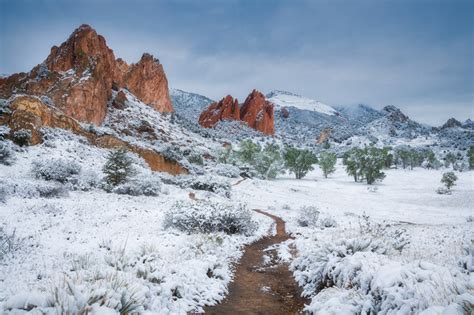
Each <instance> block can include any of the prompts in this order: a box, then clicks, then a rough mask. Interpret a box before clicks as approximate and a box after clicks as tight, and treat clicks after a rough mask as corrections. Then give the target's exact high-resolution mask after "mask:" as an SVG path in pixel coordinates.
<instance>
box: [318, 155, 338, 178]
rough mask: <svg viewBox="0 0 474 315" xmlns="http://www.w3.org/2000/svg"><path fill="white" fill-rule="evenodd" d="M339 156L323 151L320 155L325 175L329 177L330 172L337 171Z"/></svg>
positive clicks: (320, 164)
mask: <svg viewBox="0 0 474 315" xmlns="http://www.w3.org/2000/svg"><path fill="white" fill-rule="evenodd" d="M336 161H337V157H336V154H334V153H329V152H322V153H321V154H320V155H319V167H320V168H321V170H322V171H323V174H324V177H325V178H328V175H329V174H332V173H334V172H335V171H336V168H335V165H336Z"/></svg>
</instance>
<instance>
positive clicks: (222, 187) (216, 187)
mask: <svg viewBox="0 0 474 315" xmlns="http://www.w3.org/2000/svg"><path fill="white" fill-rule="evenodd" d="M178 184H179V186H181V188H192V189H195V190H206V191H210V192H213V193H216V194H218V195H221V196H225V197H227V198H229V197H230V190H231V185H230V183H229V181H228V180H227V179H226V178H222V177H219V176H212V175H211V174H206V175H199V176H183V177H181V178H180V179H179V183H178Z"/></svg>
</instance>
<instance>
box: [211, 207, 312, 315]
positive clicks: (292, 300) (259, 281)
mask: <svg viewBox="0 0 474 315" xmlns="http://www.w3.org/2000/svg"><path fill="white" fill-rule="evenodd" d="M254 211H256V212H258V213H260V214H263V215H266V216H268V217H270V218H272V219H273V220H274V221H275V223H276V234H275V235H272V234H273V233H270V234H269V235H268V236H266V237H264V238H262V239H260V240H259V241H257V242H255V243H252V244H250V245H247V246H246V247H245V252H244V255H243V256H242V259H241V260H240V262H239V264H238V266H237V270H236V272H235V277H234V281H233V282H232V283H231V284H230V286H229V294H228V296H227V297H226V299H225V300H224V301H223V302H222V303H221V304H218V305H216V306H213V307H209V308H207V309H205V312H206V313H207V314H235V313H241V314H257V313H258V314H297V313H299V312H300V311H301V310H302V309H303V307H304V304H305V303H306V302H307V301H306V300H305V299H304V298H302V297H301V289H300V288H299V287H298V284H297V283H296V282H295V280H294V278H293V276H292V273H291V272H290V271H289V270H288V266H287V265H286V264H283V263H281V261H278V258H277V252H276V246H275V245H278V244H280V243H282V242H284V241H286V240H289V239H290V238H291V236H290V235H289V234H288V233H287V232H286V231H285V222H284V221H283V220H282V219H281V218H279V217H277V216H274V215H271V214H269V213H266V212H264V211H261V210H257V209H255V210H254Z"/></svg>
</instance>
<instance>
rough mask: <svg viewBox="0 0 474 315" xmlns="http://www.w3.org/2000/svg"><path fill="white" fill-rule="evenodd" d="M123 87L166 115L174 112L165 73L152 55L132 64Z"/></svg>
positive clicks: (146, 55)
mask: <svg viewBox="0 0 474 315" xmlns="http://www.w3.org/2000/svg"><path fill="white" fill-rule="evenodd" d="M122 85H123V86H124V87H126V88H127V89H128V90H129V91H130V92H132V94H134V95H135V96H136V97H138V98H139V99H140V100H141V101H142V102H144V103H146V104H149V105H150V106H152V107H153V108H154V109H155V110H157V111H159V112H166V113H169V112H172V111H173V105H172V104H171V100H170V95H169V91H168V80H167V79H166V75H165V71H164V70H163V66H162V65H161V64H160V62H159V61H158V59H155V58H153V56H152V55H150V54H146V53H145V54H143V56H142V58H141V59H140V61H139V62H138V63H136V64H132V65H131V66H130V67H129V69H128V72H127V73H126V74H125V76H124V80H123V83H122Z"/></svg>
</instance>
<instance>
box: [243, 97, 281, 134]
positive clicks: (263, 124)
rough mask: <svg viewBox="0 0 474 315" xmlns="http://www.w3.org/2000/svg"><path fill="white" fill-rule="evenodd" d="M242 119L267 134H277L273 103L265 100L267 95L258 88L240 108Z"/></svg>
mask: <svg viewBox="0 0 474 315" xmlns="http://www.w3.org/2000/svg"><path fill="white" fill-rule="evenodd" d="M240 119H241V120H242V121H245V122H246V123H247V124H248V125H249V127H251V128H253V129H255V130H258V131H261V132H263V133H264V134H267V135H273V134H275V120H274V115H273V104H272V103H270V102H268V101H267V100H265V96H264V95H263V94H262V93H260V92H259V91H257V90H253V91H252V93H250V94H249V96H247V99H246V100H245V102H244V104H243V105H242V108H241V109H240Z"/></svg>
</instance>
